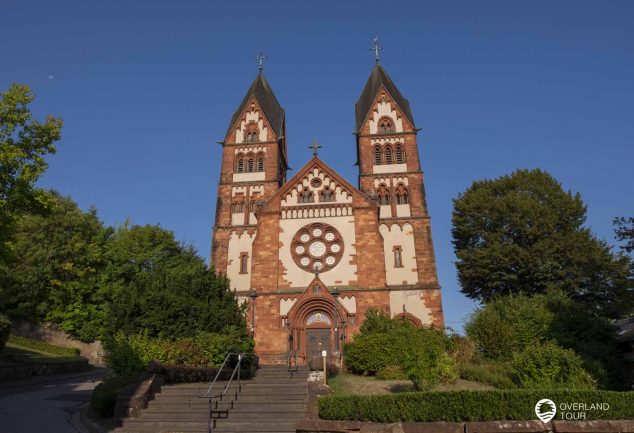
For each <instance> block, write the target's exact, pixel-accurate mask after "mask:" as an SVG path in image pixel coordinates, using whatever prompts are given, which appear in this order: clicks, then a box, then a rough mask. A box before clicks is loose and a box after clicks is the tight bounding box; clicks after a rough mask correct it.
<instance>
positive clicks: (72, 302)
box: [0, 191, 112, 341]
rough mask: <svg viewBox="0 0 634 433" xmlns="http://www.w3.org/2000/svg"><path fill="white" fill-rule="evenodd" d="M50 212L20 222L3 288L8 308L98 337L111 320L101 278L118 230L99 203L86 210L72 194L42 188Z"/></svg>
mask: <svg viewBox="0 0 634 433" xmlns="http://www.w3.org/2000/svg"><path fill="white" fill-rule="evenodd" d="M40 194H41V196H42V197H43V198H44V199H45V200H46V201H47V202H48V203H49V209H48V211H47V213H46V214H45V215H39V214H26V215H23V216H21V217H20V218H18V219H17V221H16V223H15V225H14V228H15V230H14V240H13V249H14V256H15V260H13V262H12V264H11V266H10V278H8V280H7V281H6V284H4V285H3V287H2V288H0V298H1V299H3V304H2V305H1V307H2V309H3V310H5V311H6V313H7V314H9V315H10V316H11V317H12V318H14V319H25V320H29V321H33V322H42V321H49V322H55V323H58V324H60V327H61V328H62V329H63V330H65V331H67V332H69V333H70V334H71V335H73V336H75V337H77V338H79V339H81V340H84V341H92V340H94V339H96V338H98V337H100V335H101V330H102V329H103V328H104V325H105V320H106V312H105V311H104V301H105V298H104V297H103V293H102V291H101V290H100V285H99V280H100V275H101V272H102V271H103V270H104V269H105V266H106V262H105V257H104V250H105V247H106V244H107V242H108V239H109V237H110V236H111V235H112V230H111V229H107V228H105V227H104V226H103V224H102V222H101V221H100V220H99V218H98V217H97V212H96V210H95V209H92V208H91V209H90V210H89V211H88V212H84V211H82V210H81V209H79V207H78V206H77V205H76V204H75V203H74V202H73V200H71V199H70V198H69V197H63V196H61V195H60V194H59V193H57V192H54V191H41V192H40Z"/></svg>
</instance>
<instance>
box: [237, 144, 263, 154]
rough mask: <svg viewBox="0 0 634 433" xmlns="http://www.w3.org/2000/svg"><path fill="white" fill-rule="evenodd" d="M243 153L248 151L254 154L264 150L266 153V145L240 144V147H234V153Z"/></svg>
mask: <svg viewBox="0 0 634 433" xmlns="http://www.w3.org/2000/svg"><path fill="white" fill-rule="evenodd" d="M241 152H242V153H244V154H247V153H249V152H253V153H254V154H256V153H259V152H264V153H266V147H264V146H240V147H236V148H235V150H234V151H233V153H234V154H236V155H237V154H238V153H241Z"/></svg>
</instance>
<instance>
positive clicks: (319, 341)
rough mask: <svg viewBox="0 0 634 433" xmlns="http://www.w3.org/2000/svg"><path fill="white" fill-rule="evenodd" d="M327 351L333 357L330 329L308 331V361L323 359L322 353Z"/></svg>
mask: <svg viewBox="0 0 634 433" xmlns="http://www.w3.org/2000/svg"><path fill="white" fill-rule="evenodd" d="M322 350H326V351H327V352H328V355H331V353H330V352H331V348H330V328H321V329H319V328H318V329H307V330H306V359H307V360H308V361H309V362H310V360H311V359H313V358H321V351H322Z"/></svg>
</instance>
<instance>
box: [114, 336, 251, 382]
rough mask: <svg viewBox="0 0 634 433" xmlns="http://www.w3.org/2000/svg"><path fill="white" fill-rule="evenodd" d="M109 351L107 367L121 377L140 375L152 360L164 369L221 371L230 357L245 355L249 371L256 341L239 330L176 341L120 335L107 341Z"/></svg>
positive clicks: (244, 362) (245, 362) (244, 363)
mask: <svg viewBox="0 0 634 433" xmlns="http://www.w3.org/2000/svg"><path fill="white" fill-rule="evenodd" d="M105 349H106V364H107V365H108V366H109V367H110V368H112V370H113V371H114V372H115V373H117V374H118V375H120V376H126V375H134V374H137V373H138V372H140V371H142V370H143V368H144V367H145V365H147V363H148V362H149V361H151V360H152V359H156V360H158V361H159V362H161V364H163V365H186V366H189V367H219V366H220V365H221V364H222V362H223V361H224V359H225V356H226V355H227V353H229V352H245V353H246V359H244V360H243V365H244V366H245V367H248V366H250V365H251V364H252V363H253V360H254V355H253V340H252V339H251V338H249V337H247V336H246V335H244V334H243V333H241V332H238V331H236V330H232V331H230V332H228V333H226V334H215V333H200V334H199V335H198V336H196V337H195V338H184V339H181V340H176V341H169V340H166V339H160V338H150V337H148V336H147V335H144V334H140V335H130V336H126V335H124V334H123V333H122V332H120V333H118V334H117V335H115V336H114V337H113V338H109V339H107V340H106V341H105ZM231 361H232V363H234V362H235V360H233V359H232V360H231ZM230 365H235V364H230Z"/></svg>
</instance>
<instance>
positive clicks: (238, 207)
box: [231, 201, 244, 213]
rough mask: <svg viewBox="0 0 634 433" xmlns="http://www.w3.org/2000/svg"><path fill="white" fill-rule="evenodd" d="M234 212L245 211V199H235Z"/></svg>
mask: <svg viewBox="0 0 634 433" xmlns="http://www.w3.org/2000/svg"><path fill="white" fill-rule="evenodd" d="M231 212H232V213H243V212H244V202H243V201H234V202H233V205H232V210H231Z"/></svg>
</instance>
